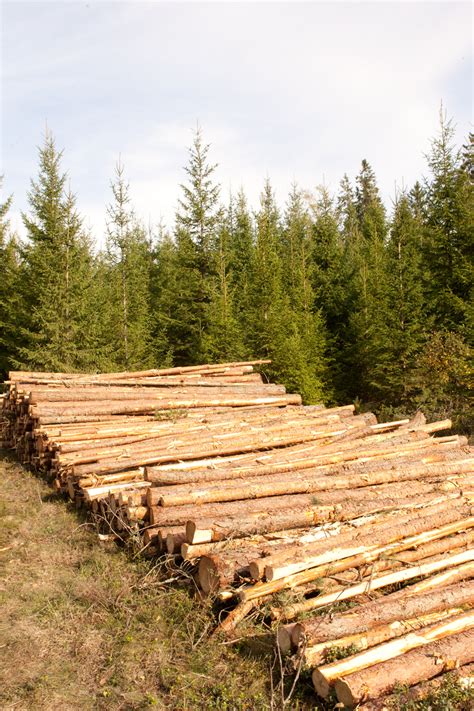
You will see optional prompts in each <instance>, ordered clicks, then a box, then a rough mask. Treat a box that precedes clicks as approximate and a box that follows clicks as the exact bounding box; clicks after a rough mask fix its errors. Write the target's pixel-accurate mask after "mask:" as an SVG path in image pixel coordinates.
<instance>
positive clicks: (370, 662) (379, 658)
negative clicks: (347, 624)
mask: <svg viewBox="0 0 474 711" xmlns="http://www.w3.org/2000/svg"><path fill="white" fill-rule="evenodd" d="M471 629H474V612H473V611H468V612H463V613H461V614H460V615H456V616H455V617H451V618H448V619H447V620H444V621H442V622H440V623H437V624H434V625H429V626H428V627H423V628H422V629H420V630H418V631H417V632H411V633H409V634H406V635H403V636H402V637H399V638H397V639H393V640H391V641H389V642H385V643H383V644H379V645H377V646H375V647H371V648H370V649H367V650H365V651H363V652H360V653H359V654H354V655H353V656H351V657H347V658H346V659H341V660H339V661H337V662H334V663H333V664H327V665H325V666H322V667H318V668H317V669H315V670H314V671H313V675H312V678H313V684H314V687H315V689H316V692H317V693H318V694H319V695H320V696H323V697H327V696H328V694H329V691H330V687H331V685H332V684H333V683H334V681H335V680H336V679H338V680H340V679H341V678H342V677H344V676H349V675H353V674H355V673H357V672H359V671H361V670H363V669H367V668H370V667H373V666H374V665H375V666H378V665H379V664H382V663H383V662H386V661H388V660H390V659H394V658H396V657H400V656H403V655H405V654H406V653H407V652H409V651H411V650H413V649H417V648H419V647H423V646H426V645H428V644H430V643H432V642H434V641H437V640H441V639H443V638H445V637H450V636H452V635H456V634H459V633H460V632H467V631H468V630H471ZM338 696H339V694H338Z"/></svg>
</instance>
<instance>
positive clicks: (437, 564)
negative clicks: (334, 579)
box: [312, 549, 474, 609]
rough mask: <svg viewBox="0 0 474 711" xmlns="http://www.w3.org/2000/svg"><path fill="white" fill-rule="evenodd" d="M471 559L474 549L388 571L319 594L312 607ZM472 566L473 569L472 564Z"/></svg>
mask: <svg viewBox="0 0 474 711" xmlns="http://www.w3.org/2000/svg"><path fill="white" fill-rule="evenodd" d="M472 561H474V549H471V550H467V551H464V552H463V553H458V554H457V555H453V556H448V557H446V558H443V559H441V560H438V561H434V562H433V563H426V564H424V565H423V564H422V565H414V566H413V567H411V568H409V569H404V570H398V571H396V572H394V573H388V574H387V575H382V576H380V577H378V578H372V579H370V580H368V581H366V582H363V583H359V585H353V586H352V587H348V588H345V589H344V590H341V591H340V592H339V593H336V594H330V595H321V596H320V597H319V598H314V601H313V602H314V604H313V608H312V609H316V608H318V607H326V606H327V605H330V604H332V603H336V602H341V601H342V600H349V599H350V598H353V597H357V596H359V595H366V594H368V593H369V592H371V591H372V590H378V589H379V588H383V587H386V586H387V585H393V584H394V583H400V582H404V581H406V580H411V579H413V578H417V577H419V576H421V575H430V574H431V573H435V572H437V571H438V570H443V568H451V567H453V568H454V567H455V566H460V565H461V564H463V563H472ZM472 567H473V569H474V564H473V566H472Z"/></svg>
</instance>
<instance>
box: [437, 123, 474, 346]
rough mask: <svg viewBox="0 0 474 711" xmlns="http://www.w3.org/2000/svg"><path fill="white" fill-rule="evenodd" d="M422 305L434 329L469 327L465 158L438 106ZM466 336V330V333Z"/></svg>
mask: <svg viewBox="0 0 474 711" xmlns="http://www.w3.org/2000/svg"><path fill="white" fill-rule="evenodd" d="M428 165H429V168H430V173H431V175H430V179H429V181H428V183H427V224H428V227H429V230H428V233H427V241H426V248H425V255H426V256H425V258H426V263H427V266H428V280H427V282H426V291H427V297H428V304H429V307H430V310H431V313H432V314H433V317H434V319H435V326H436V328H438V329H444V330H455V331H458V332H460V333H462V332H464V331H465V330H466V324H467V323H470V324H471V328H472V322H473V315H472V309H473V306H472V302H473V298H472V297H473V284H474V262H473V259H472V255H473V253H474V184H473V182H472V180H471V178H470V174H469V170H466V169H465V167H464V168H463V166H466V157H465V156H464V160H463V155H462V152H461V151H460V150H457V149H456V148H455V145H454V126H453V124H452V121H450V120H447V119H446V116H445V114H444V112H443V110H441V112H440V130H439V134H438V136H436V137H435V138H434V139H433V141H432V144H431V152H430V154H429V155H428ZM471 337H472V332H471Z"/></svg>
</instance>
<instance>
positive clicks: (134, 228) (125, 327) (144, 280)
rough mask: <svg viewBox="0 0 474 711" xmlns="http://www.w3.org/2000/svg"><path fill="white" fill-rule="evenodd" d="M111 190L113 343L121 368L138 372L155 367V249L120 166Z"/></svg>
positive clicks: (109, 237) (109, 232)
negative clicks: (152, 290) (152, 280)
mask: <svg viewBox="0 0 474 711" xmlns="http://www.w3.org/2000/svg"><path fill="white" fill-rule="evenodd" d="M111 188H112V195H113V202H112V203H110V204H109V205H108V207H107V215H108V222H107V253H108V258H109V261H110V265H111V273H110V277H111V279H110V287H111V290H112V293H111V299H112V303H113V305H114V306H115V308H114V313H113V316H112V323H111V332H110V339H111V340H112V341H113V342H114V346H115V360H116V363H117V366H118V367H119V368H121V369H124V370H137V369H140V368H145V367H146V366H147V365H150V364H151V360H150V356H151V349H150V341H151V324H150V303H149V301H150V270H151V249H150V244H149V242H148V240H147V235H146V232H145V230H144V228H143V227H142V226H141V225H140V224H139V223H138V221H137V219H136V217H135V215H134V212H133V209H132V207H131V204H130V203H131V200H130V188H129V185H128V183H127V182H126V181H125V176H124V167H123V165H122V164H121V163H120V162H119V163H118V164H117V166H116V172H115V180H114V181H113V182H112V183H111Z"/></svg>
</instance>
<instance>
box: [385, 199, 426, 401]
mask: <svg viewBox="0 0 474 711" xmlns="http://www.w3.org/2000/svg"><path fill="white" fill-rule="evenodd" d="M422 236H423V224H422V222H421V220H420V219H419V217H417V215H416V214H414V212H413V210H412V208H411V206H410V200H409V197H408V195H406V194H402V195H401V196H400V197H399V198H398V200H397V202H396V204H395V209H394V215H393V220H392V225H391V230H390V238H389V241H388V245H387V298H388V303H389V305H390V308H389V309H387V314H386V317H387V324H386V326H387V330H388V334H389V338H387V339H386V342H385V343H386V345H385V354H384V355H385V358H384V359H383V361H382V362H381V363H375V364H374V371H375V372H376V373H377V381H378V382H379V383H381V389H382V391H383V392H384V398H385V400H386V401H387V402H390V403H392V404H393V405H395V406H396V405H405V406H407V405H408V406H409V403H410V401H411V398H412V396H413V387H414V383H413V378H414V373H415V369H416V367H417V360H418V355H419V353H420V350H421V347H422V344H423V342H424V340H425V338H426V333H427V332H428V330H429V322H428V319H427V318H426V316H425V304H424V298H423V286H422V282H423V280H422V251H421V249H422Z"/></svg>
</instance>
